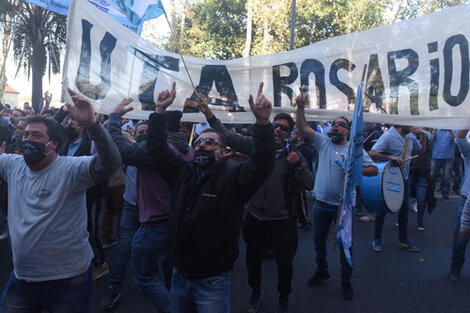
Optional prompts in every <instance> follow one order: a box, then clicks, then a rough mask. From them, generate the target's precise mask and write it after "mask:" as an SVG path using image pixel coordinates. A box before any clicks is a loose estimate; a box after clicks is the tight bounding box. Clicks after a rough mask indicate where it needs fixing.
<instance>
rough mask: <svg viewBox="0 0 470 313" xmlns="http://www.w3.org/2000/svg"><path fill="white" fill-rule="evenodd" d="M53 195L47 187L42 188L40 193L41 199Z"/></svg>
mask: <svg viewBox="0 0 470 313" xmlns="http://www.w3.org/2000/svg"><path fill="white" fill-rule="evenodd" d="M50 195H51V192H50V191H49V190H47V189H45V188H42V189H41V191H39V193H38V198H40V199H46V198H47V197H49V196H50Z"/></svg>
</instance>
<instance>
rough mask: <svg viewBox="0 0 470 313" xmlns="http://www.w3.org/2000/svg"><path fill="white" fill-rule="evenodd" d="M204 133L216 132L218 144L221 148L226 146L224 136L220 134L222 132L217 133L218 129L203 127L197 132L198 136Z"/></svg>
mask: <svg viewBox="0 0 470 313" xmlns="http://www.w3.org/2000/svg"><path fill="white" fill-rule="evenodd" d="M204 133H214V134H217V136H219V139H220V145H221V146H222V148H223V149H225V147H226V146H227V142H226V141H225V138H224V136H222V134H221V133H219V132H218V131H216V130H215V129H213V128H206V129H204V130H203V131H202V132H201V133H200V134H199V136H201V135H202V134H204Z"/></svg>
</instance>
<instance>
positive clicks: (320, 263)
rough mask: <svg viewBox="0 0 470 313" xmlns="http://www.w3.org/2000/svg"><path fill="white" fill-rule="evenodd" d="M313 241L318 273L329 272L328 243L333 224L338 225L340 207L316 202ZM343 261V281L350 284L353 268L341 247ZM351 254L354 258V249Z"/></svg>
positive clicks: (341, 259)
mask: <svg viewBox="0 0 470 313" xmlns="http://www.w3.org/2000/svg"><path fill="white" fill-rule="evenodd" d="M312 211H313V241H314V243H315V251H316V252H317V256H316V259H315V260H316V262H317V271H327V270H328V262H327V261H326V251H327V250H326V241H327V239H328V232H329V229H330V225H331V224H333V225H334V224H335V223H336V217H337V215H338V206H332V205H327V204H326V203H325V204H324V203H320V202H318V201H317V202H316V203H315V205H314V206H313V209H312ZM339 249H340V261H341V279H342V281H343V282H350V281H351V276H352V270H353V269H352V267H351V266H350V265H349V263H348V261H347V260H346V256H345V255H344V249H343V247H342V246H340V248H339ZM349 252H350V253H351V256H352V247H351V248H350V250H349Z"/></svg>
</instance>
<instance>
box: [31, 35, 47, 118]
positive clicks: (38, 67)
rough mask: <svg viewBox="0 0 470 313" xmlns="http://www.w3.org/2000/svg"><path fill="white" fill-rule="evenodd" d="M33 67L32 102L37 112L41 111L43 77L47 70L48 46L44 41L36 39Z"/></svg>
mask: <svg viewBox="0 0 470 313" xmlns="http://www.w3.org/2000/svg"><path fill="white" fill-rule="evenodd" d="M31 59H32V60H31V69H32V81H33V83H32V91H31V102H32V104H31V105H32V107H33V108H34V111H35V112H36V113H39V102H40V101H41V98H42V78H43V76H44V71H45V70H46V48H45V47H44V43H43V42H40V41H36V43H35V44H34V45H33V54H32V57H31Z"/></svg>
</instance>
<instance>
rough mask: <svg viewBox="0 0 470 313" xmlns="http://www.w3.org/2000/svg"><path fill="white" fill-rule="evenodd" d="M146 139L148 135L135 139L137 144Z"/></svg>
mask: <svg viewBox="0 0 470 313" xmlns="http://www.w3.org/2000/svg"><path fill="white" fill-rule="evenodd" d="M145 139H147V134H142V135H139V136H137V137H135V141H136V142H142V141H144V140H145Z"/></svg>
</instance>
